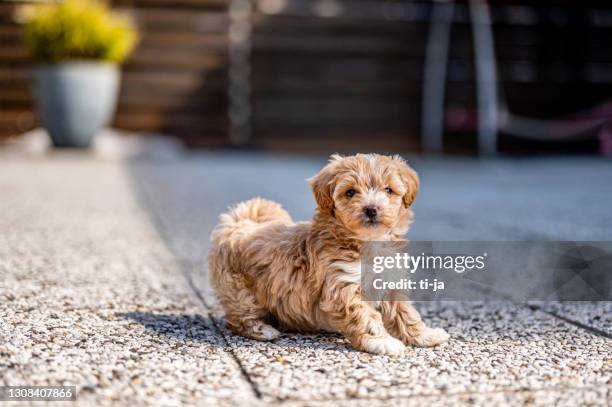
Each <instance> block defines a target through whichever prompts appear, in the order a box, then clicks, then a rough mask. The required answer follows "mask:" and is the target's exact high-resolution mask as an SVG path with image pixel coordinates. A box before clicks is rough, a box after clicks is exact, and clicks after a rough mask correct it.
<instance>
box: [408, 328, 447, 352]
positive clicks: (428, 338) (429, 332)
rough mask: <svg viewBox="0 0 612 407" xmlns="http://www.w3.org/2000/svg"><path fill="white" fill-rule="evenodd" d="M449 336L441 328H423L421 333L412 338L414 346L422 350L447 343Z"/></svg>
mask: <svg viewBox="0 0 612 407" xmlns="http://www.w3.org/2000/svg"><path fill="white" fill-rule="evenodd" d="M448 338H449V335H448V333H446V331H445V330H444V329H442V328H429V327H425V329H424V330H423V333H422V334H421V335H419V336H417V337H416V338H414V344H415V345H417V346H421V347H424V348H428V347H431V346H436V345H440V344H441V343H444V342H446V341H448Z"/></svg>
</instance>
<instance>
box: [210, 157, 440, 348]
mask: <svg viewBox="0 0 612 407" xmlns="http://www.w3.org/2000/svg"><path fill="white" fill-rule="evenodd" d="M309 182H310V186H311V188H312V191H313V193H314V197H315V199H316V202H317V210H316V213H315V215H314V218H313V220H312V222H299V223H295V222H293V221H292V220H291V217H290V216H289V214H288V213H287V212H286V211H285V210H284V209H283V208H282V207H281V206H280V205H279V204H277V203H275V202H271V201H268V200H264V199H261V198H255V199H251V200H249V201H246V202H242V203H239V204H238V205H236V206H235V207H233V208H232V209H231V210H230V211H229V212H227V213H224V214H223V215H221V220H220V223H219V225H218V226H217V228H216V229H215V231H214V232H213V235H212V248H211V251H210V254H209V269H210V276H211V281H212V285H213V287H214V288H215V290H216V292H217V295H218V298H219V301H220V303H221V305H222V306H223V308H224V310H225V318H226V320H227V324H228V326H229V328H230V329H231V330H232V331H233V332H235V333H236V334H238V335H242V336H245V337H248V338H253V339H258V340H272V339H275V338H276V337H277V336H278V335H279V332H278V331H277V329H276V328H275V327H273V326H272V325H270V324H269V323H270V321H271V320H274V321H276V323H277V325H278V326H279V327H280V328H281V329H284V330H291V331H301V332H313V331H320V330H327V331H336V332H341V333H342V334H343V335H345V336H346V338H348V339H349V340H350V342H351V344H352V345H353V346H354V347H355V348H357V349H359V350H362V351H366V352H371V353H376V354H388V355H399V354H401V353H402V352H403V351H404V348H405V344H409V345H416V346H434V345H437V344H440V343H442V342H445V341H446V340H448V334H447V333H446V332H445V331H444V330H443V329H432V328H428V327H427V326H425V324H424V323H423V321H422V320H421V317H420V315H419V313H418V312H417V311H416V310H415V309H414V308H413V307H412V305H411V304H410V302H408V301H381V302H379V303H370V302H365V301H362V299H361V288H360V284H359V283H360V272H361V270H360V263H359V253H360V247H361V245H362V242H364V241H383V240H401V239H402V236H403V235H404V234H405V233H406V232H407V231H408V227H409V225H410V223H411V221H412V210H411V209H410V206H411V205H412V203H413V201H414V199H415V197H416V195H417V191H418V189H419V179H418V176H417V174H416V172H415V171H414V170H413V169H412V168H410V167H409V166H408V165H407V164H406V163H405V162H404V160H402V159H401V158H400V157H399V156H394V157H389V156H383V155H378V154H357V155H354V156H350V157H341V156H338V155H333V156H332V157H331V159H330V161H329V163H328V164H327V165H326V166H325V167H324V168H323V169H322V170H321V171H320V172H319V173H318V174H317V175H315V176H314V177H312V178H311V179H310V180H309Z"/></svg>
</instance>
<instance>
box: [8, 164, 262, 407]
mask: <svg viewBox="0 0 612 407" xmlns="http://www.w3.org/2000/svg"><path fill="white" fill-rule="evenodd" d="M77 157H78V156H77ZM0 196H1V197H2V198H1V200H0V230H2V231H5V232H6V233H1V234H0V385H76V386H77V387H78V391H79V396H78V401H79V402H80V403H82V404H86V405H90V404H91V405H110V404H119V405H127V404H131V403H134V404H137V405H142V404H149V403H152V404H159V405H179V404H181V403H187V404H192V403H195V402H196V401H198V402H207V401H208V402H210V403H212V402H214V403H220V404H228V405H235V404H239V403H240V402H241V401H242V400H246V399H249V398H251V397H252V396H253V392H252V389H251V387H250V386H249V384H248V382H247V381H246V380H245V378H244V377H243V375H242V373H241V370H240V367H239V366H238V364H237V363H236V361H235V359H234V357H233V356H232V354H231V350H229V349H227V348H226V343H225V342H224V340H223V338H222V337H221V336H220V335H219V333H218V332H217V331H216V329H215V328H214V326H212V324H211V321H210V319H209V318H208V316H207V315H208V314H207V312H206V310H205V309H203V308H202V306H201V304H200V303H199V302H198V300H197V298H195V296H193V294H192V292H191V291H190V289H189V288H188V287H187V284H186V282H185V279H184V278H183V276H181V275H180V273H178V272H177V270H178V267H177V266H176V264H175V259H174V257H173V256H172V255H170V253H169V252H168V250H167V248H166V246H165V244H164V243H163V242H162V241H161V240H160V239H159V236H158V234H157V231H156V230H155V228H154V227H153V226H152V225H151V223H150V220H149V218H148V217H147V216H146V215H145V214H144V213H143V212H142V210H141V208H140V206H139V204H138V203H137V201H136V200H135V199H134V196H133V194H132V192H131V185H130V183H129V182H128V179H127V177H126V173H125V172H124V169H123V168H122V166H121V165H119V164H118V163H105V162H96V161H91V160H87V159H82V158H72V156H71V155H68V156H63V155H62V157H61V159H59V158H58V159H57V160H56V159H53V158H51V159H45V160H41V161H36V160H35V161H27V162H22V161H19V160H7V161H3V162H2V163H0Z"/></svg>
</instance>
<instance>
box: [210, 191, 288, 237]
mask: <svg viewBox="0 0 612 407" xmlns="http://www.w3.org/2000/svg"><path fill="white" fill-rule="evenodd" d="M268 222H281V223H293V221H292V220H291V216H290V215H289V213H287V211H286V210H284V209H283V207H282V206H280V204H278V203H276V202H272V201H269V200H267V199H263V198H253V199H249V200H248V201H244V202H240V203H239V204H237V205H236V206H234V207H232V208H230V210H229V211H228V212H226V213H224V214H222V215H221V217H220V222H219V226H217V229H216V230H215V233H213V241H215V240H219V239H220V238H221V240H225V239H224V237H230V236H231V235H234V236H236V235H244V234H248V233H249V230H252V226H255V225H258V224H263V223H268Z"/></svg>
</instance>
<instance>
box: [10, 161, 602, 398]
mask: <svg viewBox="0 0 612 407" xmlns="http://www.w3.org/2000/svg"><path fill="white" fill-rule="evenodd" d="M321 163H322V161H321V159H320V158H301V159H297V158H294V157H283V156H258V155H252V154H249V155H235V154H225V155H218V154H217V155H213V154H194V155H186V156H183V155H181V156H180V157H177V158H174V159H172V158H167V157H165V158H163V159H147V158H146V157H141V158H138V159H132V160H125V159H122V160H113V159H108V158H105V157H99V156H96V155H95V154H93V155H91V154H90V155H87V154H85V155H84V154H78V153H49V154H46V155H43V156H37V157H31V156H20V155H6V156H3V155H2V154H0V385H61V384H65V385H76V386H77V388H78V399H77V404H79V405H129V404H133V405H162V406H171V405H240V406H242V405H269V404H270V403H272V404H279V405H288V406H304V405H309V406H328V405H329V406H349V405H350V406H366V405H367V406H368V407H375V406H379V405H380V406H382V405H385V406H386V405H391V406H394V405H407V406H412V405H415V406H417V405H419V406H420V405H431V406H438V405H439V406H443V405H493V404H495V405H517V404H519V405H520V404H527V405H542V406H544V405H547V406H548V405H560V406H577V405H601V406H606V405H610V404H612V339H610V334H611V331H610V315H612V305H611V304H610V303H572V304H546V305H545V306H541V307H539V308H537V309H536V308H530V307H528V306H526V305H520V304H510V303H502V302H500V303H475V302H465V303H438V304H422V305H419V306H418V308H419V309H420V310H421V312H422V314H423V317H424V319H425V320H426V321H427V322H428V323H429V324H431V325H432V326H439V327H443V328H445V329H447V330H448V332H449V333H450V335H451V341H450V342H449V343H448V344H445V345H442V346H440V347H437V348H434V349H415V348H410V349H408V351H407V352H406V354H405V355H403V356H402V357H400V358H392V357H386V356H374V355H369V354H365V353H361V352H357V351H355V350H353V349H352V348H351V347H350V346H349V345H348V344H347V343H346V341H345V340H344V339H343V338H341V337H340V336H337V335H328V334H320V335H298V334H283V335H282V336H281V338H279V339H278V340H276V341H274V342H273V343H261V342H256V341H252V340H248V339H244V338H240V337H237V336H234V335H232V334H231V333H230V332H228V331H227V330H226V329H225V327H224V325H223V318H222V314H221V313H220V310H219V309H218V307H217V306H216V304H215V301H214V298H213V296H212V294H211V292H210V289H209V287H208V285H207V278H206V271H205V263H204V260H205V256H206V249H207V245H208V235H209V234H210V231H211V229H212V227H213V226H214V224H215V223H216V219H217V215H218V213H219V212H220V211H222V210H223V209H224V208H225V207H226V206H227V205H228V204H230V203H232V202H234V201H237V200H240V199H244V198H247V197H249V196H253V195H263V196H267V197H270V198H273V199H277V200H280V201H281V202H282V203H283V204H284V205H285V206H286V207H287V208H288V209H289V210H290V211H291V212H292V214H294V215H295V217H296V218H297V219H305V218H307V217H308V216H310V213H311V212H312V207H313V203H312V199H311V198H310V195H309V191H308V190H307V188H306V185H305V182H304V179H305V178H307V177H308V176H310V175H312V173H314V172H315V171H316V170H317V168H319V167H320V165H321ZM479 165H480V166H482V165H483V164H482V163H480V164H478V163H473V162H470V161H466V162H463V161H459V162H456V161H452V162H442V163H438V164H436V163H435V162H433V163H430V162H423V163H421V167H422V168H423V171H424V174H423V175H422V178H424V179H427V180H428V181H429V186H428V187H427V188H428V189H429V191H428V192H425V191H424V193H423V195H422V198H421V199H422V200H423V201H424V202H422V203H421V204H420V205H421V206H420V207H418V208H417V223H416V224H415V229H414V233H415V235H416V238H421V239H428V238H429V239H433V238H436V236H434V235H436V234H439V233H444V234H445V236H446V238H456V239H462V238H464V239H469V238H471V237H470V235H471V234H473V233H476V231H479V230H482V231H485V232H486V233H489V234H496V235H497V236H498V238H499V239H500V240H503V239H508V240H511V239H517V238H529V237H530V236H531V237H533V236H536V235H541V234H544V235H547V236H551V237H552V238H555V237H557V236H565V235H564V234H565V233H567V230H569V229H567V230H566V226H565V225H564V224H563V222H561V223H562V224H561V225H560V226H559V225H556V226H550V227H549V226H545V221H544V220H540V221H538V222H535V223H528V222H525V223H524V224H521V222H514V224H513V225H511V226H509V225H508V224H505V223H504V222H500V223H495V224H487V223H486V222H477V223H475V224H474V228H473V229H470V228H466V227H465V224H469V223H470V220H471V219H472V218H470V216H471V215H469V214H468V213H467V211H465V210H463V209H462V208H454V209H451V210H447V209H443V204H442V203H441V202H440V199H444V197H443V193H444V188H443V186H444V184H445V183H446V182H452V183H455V184H456V182H459V181H460V180H452V179H451V180H446V179H445V180H441V179H440V178H439V174H443V173H449V172H452V173H453V174H461V173H464V174H469V173H470V172H472V173H474V174H476V173H478V172H477V169H478V166H479ZM491 165H493V166H494V170H495V171H498V172H502V173H505V174H508V173H512V171H510V169H511V167H512V165H511V164H510V165H508V166H507V167H506V168H504V167H503V166H501V164H491ZM560 165H561V164H560V163H555V162H553V163H552V164H550V166H549V167H546V166H544V168H542V167H541V166H542V164H537V165H535V168H532V170H533V172H535V174H536V175H537V174H540V175H541V177H545V176H548V174H550V173H552V172H554V171H557V173H558V168H557V166H559V167H560ZM599 165H602V166H606V165H607V164H605V163H600V164H598V162H597V161H595V163H593V162H590V161H585V162H584V163H581V162H578V163H574V162H571V163H570V166H571V168H572V169H573V170H575V169H576V168H577V167H578V168H582V169H583V170H584V171H586V172H587V173H588V172H589V171H592V172H593V173H599V172H600V171H601V168H599ZM523 167H524V166H523ZM457 168H459V170H457ZM461 170H462V171H463V172H462V171H461ZM483 173H484V174H485V175H483V176H486V177H490V176H491V171H483ZM247 175H248V177H247ZM474 176H475V175H473V177H474ZM437 177H438V178H437ZM473 177H472V178H473ZM535 178H536V179H535V180H534V179H533V178H528V177H526V176H525V174H523V173H521V172H520V171H519V174H518V175H516V176H515V178H511V179H510V181H508V180H507V179H506V181H505V182H509V185H510V186H511V185H512V184H513V183H514V182H516V183H518V181H520V180H521V179H528V183H530V184H533V185H535V184H536V181H537V176H536V177H535ZM436 180H438V181H436ZM506 187H507V188H508V186H506ZM453 188H455V187H453ZM500 188H501V187H500ZM507 188H506V190H507ZM548 188H549V189H551V191H550V194H552V195H555V194H556V190H555V189H554V188H553V186H548ZM559 188H561V186H559ZM595 188H597V186H595ZM424 189H425V187H424ZM288 192H289V193H288ZM451 192H455V191H454V190H451ZM604 192H605V191H604ZM608 192H611V194H612V188H611V189H610V190H609V191H608ZM483 193H484V192H483ZM596 193H597V194H602V193H603V192H602V191H601V190H598V192H596ZM609 196H612V195H609ZM577 199H578V198H577ZM492 202H494V197H493V196H484V197H483V198H482V202H481V204H482V205H484V206H490V205H492ZM428 204H429V205H428ZM470 205H476V206H477V205H478V202H472V203H470ZM507 205H508V207H509V209H508V212H509V213H513V211H515V210H518V209H516V208H514V207H513V205H514V203H512V202H510V203H507ZM516 205H517V207H518V204H516ZM536 206H538V205H536ZM544 206H545V205H544V203H540V206H538V207H537V208H535V210H536V211H541V212H542V216H545V211H544ZM449 211H450V213H449ZM598 211H600V212H601V211H604V209H603V208H599V207H596V208H592V210H591V212H592V213H595V215H597V214H598ZM419 213H421V214H422V216H421V217H419ZM464 215H465V216H464ZM581 216H582V215H580V216H577V217H578V218H580V217H581ZM611 218H612V217H611ZM420 219H423V220H422V221H423V222H428V223H429V224H430V225H431V228H430V229H429V228H425V227H423V226H419V227H417V224H418V223H419V222H420ZM585 222H587V223H588V222H590V220H585ZM550 223H552V222H550ZM600 223H602V222H600ZM593 224H594V223H593ZM591 231H593V233H594V234H596V236H593V237H592V240H606V238H607V240H612V239H611V238H609V237H607V236H606V235H605V233H607V232H606V229H605V228H603V227H601V228H595V229H591ZM485 232H483V233H485ZM587 232H588V230H587V229H585V230H584V231H582V232H580V233H583V234H584V239H585V240H589V239H591V237H590V236H588V235H586V233H587ZM610 233H612V230H611V232H610ZM437 238H439V235H438V236H437ZM561 317H562V318H561ZM564 319H565V320H564ZM567 320H570V321H575V322H577V324H576V323H572V322H568V321H567ZM52 405H54V404H52Z"/></svg>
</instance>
